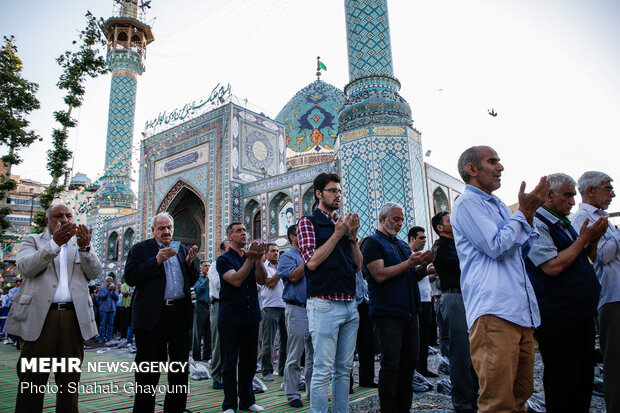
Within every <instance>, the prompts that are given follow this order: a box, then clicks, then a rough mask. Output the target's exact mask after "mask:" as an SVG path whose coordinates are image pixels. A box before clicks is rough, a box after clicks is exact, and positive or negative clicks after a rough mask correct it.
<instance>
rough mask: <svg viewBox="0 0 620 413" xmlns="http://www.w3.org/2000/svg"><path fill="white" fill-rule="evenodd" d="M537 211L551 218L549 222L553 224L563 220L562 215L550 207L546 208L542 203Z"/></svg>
mask: <svg viewBox="0 0 620 413" xmlns="http://www.w3.org/2000/svg"><path fill="white" fill-rule="evenodd" d="M536 212H538V213H539V214H540V215H542V216H543V217H545V218H547V219H548V220H549V222H551V223H553V224H557V223H558V222H559V221H561V219H560V217H558V216H557V215H555V214H554V213H553V212H551V211H550V210H549V209H547V208H544V207H543V206H542V205H541V207H540V208H538V210H537V211H536Z"/></svg>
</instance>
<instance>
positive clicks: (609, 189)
mask: <svg viewBox="0 0 620 413" xmlns="http://www.w3.org/2000/svg"><path fill="white" fill-rule="evenodd" d="M595 188H596V189H600V190H602V191H605V192H608V193H610V194H614V195H615V194H616V193H615V192H614V188H613V187H611V186H605V187H603V188H601V187H600V186H595Z"/></svg>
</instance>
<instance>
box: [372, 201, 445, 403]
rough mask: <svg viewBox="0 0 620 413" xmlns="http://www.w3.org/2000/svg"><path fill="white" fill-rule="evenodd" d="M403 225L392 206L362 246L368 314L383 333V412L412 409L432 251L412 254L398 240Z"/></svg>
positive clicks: (400, 209)
mask: <svg viewBox="0 0 620 413" xmlns="http://www.w3.org/2000/svg"><path fill="white" fill-rule="evenodd" d="M403 223H404V213H403V207H402V206H400V205H398V204H396V203H393V202H388V203H386V204H385V205H383V207H382V208H381V211H380V214H379V229H377V231H376V232H375V233H374V234H373V235H371V236H370V237H368V238H367V239H366V240H365V242H364V245H363V246H362V254H363V256H364V264H365V265H366V268H367V269H368V272H369V274H370V277H368V291H369V295H370V303H369V314H370V317H372V318H373V319H374V320H375V322H376V325H377V327H378V331H379V345H380V348H381V354H382V355H383V358H382V360H381V369H380V371H379V401H380V403H381V411H382V412H384V413H390V412H404V411H407V412H408V411H409V410H410V409H411V401H412V397H413V393H412V391H413V390H412V387H411V381H412V380H413V373H414V370H415V366H416V358H417V354H418V339H419V334H418V315H417V312H418V308H419V306H420V291H419V289H418V274H417V272H416V271H415V267H416V266H417V265H427V264H429V263H430V262H431V261H432V260H433V258H434V253H433V252H432V251H431V250H428V251H425V252H412V251H411V249H410V248H409V245H407V243H406V242H405V241H402V240H400V239H398V238H397V237H396V235H397V234H398V233H399V232H400V230H401V228H402V227H403Z"/></svg>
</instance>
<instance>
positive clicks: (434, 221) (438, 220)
mask: <svg viewBox="0 0 620 413" xmlns="http://www.w3.org/2000/svg"><path fill="white" fill-rule="evenodd" d="M446 215H450V213H449V212H447V211H441V212H438V213H436V214H435V216H433V217H432V218H431V225H432V226H433V230H434V231H435V232H436V233H437V235H439V229H438V228H437V226H438V225H443V217H445V216H446Z"/></svg>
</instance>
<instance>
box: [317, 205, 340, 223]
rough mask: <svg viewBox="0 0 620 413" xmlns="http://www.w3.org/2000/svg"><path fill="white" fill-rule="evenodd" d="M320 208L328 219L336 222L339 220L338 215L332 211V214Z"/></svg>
mask: <svg viewBox="0 0 620 413" xmlns="http://www.w3.org/2000/svg"><path fill="white" fill-rule="evenodd" d="M318 210H319V211H321V213H322V214H323V215H325V217H326V218H327V219H329V220H330V221H332V222H336V221H337V220H338V219H337V218H336V216H335V215H334V214H333V213H332V214H330V213H329V212H325V211H323V210H322V209H321V208H318Z"/></svg>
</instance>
